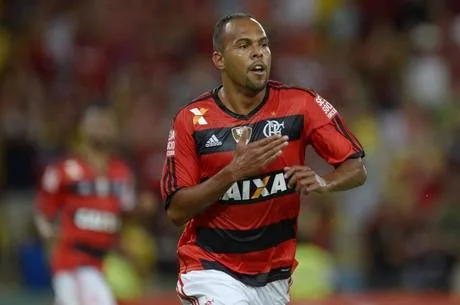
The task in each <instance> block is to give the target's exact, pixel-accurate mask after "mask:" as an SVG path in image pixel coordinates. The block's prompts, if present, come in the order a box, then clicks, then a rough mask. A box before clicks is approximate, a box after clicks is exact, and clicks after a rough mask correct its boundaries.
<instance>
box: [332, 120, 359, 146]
mask: <svg viewBox="0 0 460 305" xmlns="http://www.w3.org/2000/svg"><path fill="white" fill-rule="evenodd" d="M332 122H333V123H334V126H335V128H336V129H337V131H338V132H340V133H341V134H342V135H343V136H345V137H346V138H347V139H348V141H350V143H351V144H352V145H353V148H354V149H355V151H357V152H360V151H363V147H362V145H361V143H359V141H358V139H356V137H355V136H354V135H353V133H351V132H350V130H349V129H348V128H347V127H346V126H345V124H344V123H343V121H342V119H341V118H340V117H339V116H338V115H336V116H335V117H334V118H333V119H332Z"/></svg>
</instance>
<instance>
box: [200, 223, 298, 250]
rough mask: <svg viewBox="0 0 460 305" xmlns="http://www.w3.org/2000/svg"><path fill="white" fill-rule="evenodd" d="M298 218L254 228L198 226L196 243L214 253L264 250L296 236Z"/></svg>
mask: <svg viewBox="0 0 460 305" xmlns="http://www.w3.org/2000/svg"><path fill="white" fill-rule="evenodd" d="M295 226H296V219H295V218H292V219H287V220H283V221H280V222H278V223H274V224H271V225H268V226H265V227H260V228H257V229H252V230H225V229H216V228H208V227H197V228H196V234H197V240H196V243H197V244H198V245H199V246H200V247H202V248H203V249H205V250H207V251H209V252H213V253H249V252H254V251H262V250H266V249H269V248H272V247H275V246H277V245H279V244H280V243H282V242H284V241H287V240H290V239H293V238H296V232H295Z"/></svg>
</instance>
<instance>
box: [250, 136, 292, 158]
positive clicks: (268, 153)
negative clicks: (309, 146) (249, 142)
mask: <svg viewBox="0 0 460 305" xmlns="http://www.w3.org/2000/svg"><path fill="white" fill-rule="evenodd" d="M287 145H288V142H286V141H284V142H280V143H279V144H278V145H276V146H273V147H271V148H270V149H268V150H266V149H264V150H262V148H259V149H260V151H261V153H260V151H259V150H258V152H259V153H260V155H259V156H258V157H257V159H258V160H260V161H262V162H263V161H265V160H266V159H268V158H270V157H271V156H273V155H275V154H278V153H281V152H282V151H283V149H284V148H285V147H286V146H287ZM259 153H257V152H256V153H255V155H256V156H257V155H258V154H259Z"/></svg>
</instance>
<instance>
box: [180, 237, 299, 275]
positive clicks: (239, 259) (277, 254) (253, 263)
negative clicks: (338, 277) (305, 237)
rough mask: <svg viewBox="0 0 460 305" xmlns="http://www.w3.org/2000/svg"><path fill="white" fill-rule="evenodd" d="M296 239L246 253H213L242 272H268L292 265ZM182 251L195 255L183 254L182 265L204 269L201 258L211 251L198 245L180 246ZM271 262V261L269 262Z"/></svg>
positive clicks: (214, 257) (215, 258)
mask: <svg viewBox="0 0 460 305" xmlns="http://www.w3.org/2000/svg"><path fill="white" fill-rule="evenodd" d="M295 249H296V241H295V240H294V239H291V240H288V241H286V242H283V243H281V244H279V245H278V246H276V247H273V248H270V249H268V250H263V251H257V252H250V253H245V254H217V253H213V254H212V256H213V260H216V261H218V262H219V263H221V264H222V265H224V266H226V267H227V268H229V269H232V270H233V271H235V272H238V273H242V274H256V273H267V272H270V271H271V270H273V269H277V268H282V267H285V266H290V265H292V264H293V263H294V262H293V258H294V255H295ZM180 250H181V252H182V253H193V256H192V255H190V256H182V257H181V259H182V263H181V265H182V266H187V267H189V268H191V267H192V266H200V267H198V268H197V269H203V267H202V266H201V262H200V261H201V260H202V259H204V260H209V259H210V258H209V253H208V252H207V251H205V250H203V249H201V248H199V247H198V246H196V245H193V244H190V245H183V246H180ZM267 262H270V263H267Z"/></svg>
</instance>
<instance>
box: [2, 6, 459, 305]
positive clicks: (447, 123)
mask: <svg viewBox="0 0 460 305" xmlns="http://www.w3.org/2000/svg"><path fill="white" fill-rule="evenodd" d="M235 11H246V12H250V13H252V14H253V15H254V16H255V17H257V18H258V19H259V20H260V21H261V22H262V23H263V24H264V25H265V27H266V29H267V31H268V33H269V36H270V40H271V48H272V53H273V68H272V71H273V74H272V79H278V80H281V81H284V82H287V83H292V84H297V85H302V86H305V87H310V88H313V89H315V90H316V91H318V92H320V93H321V94H322V95H323V96H324V97H325V98H327V99H328V100H330V101H331V102H332V103H334V104H335V106H336V107H337V108H338V109H339V110H340V111H341V113H342V114H343V116H344V117H345V118H346V120H347V122H348V123H349V125H350V127H351V128H352V129H353V130H354V132H355V133H356V135H357V136H358V138H359V139H361V141H362V143H363V145H364V147H365V149H366V152H367V158H366V159H367V167H368V171H369V178H368V181H367V184H366V185H365V186H364V187H362V188H360V189H357V190H354V191H350V192H346V193H341V194H336V195H331V196H327V197H314V196H311V197H309V198H308V199H307V198H305V201H306V202H308V203H306V204H305V205H303V212H302V216H301V219H300V242H301V244H300V247H299V253H298V259H299V260H300V262H301V265H300V267H299V269H298V271H297V273H296V275H295V286H294V290H293V297H294V299H295V300H316V301H315V302H314V303H311V304H334V305H336V304H345V305H346V304H369V305H371V304H375V305H379V304H382V305H386V304H396V302H398V303H397V304H403V305H404V304H420V303H423V304H428V305H430V304H443V305H445V304H450V303H449V302H451V303H452V304H454V303H455V304H460V300H459V299H458V298H457V299H455V295H458V294H459V293H460V267H459V264H458V259H459V255H460V243H459V238H460V202H459V197H460V196H459V195H460V100H459V98H460V56H459V54H460V1H458V0H384V1H383V0H233V1H230V0H164V1H162V0H130V1H127V0H79V1H77V0H73V1H72V0H2V1H0V304H5V305H6V304H9V305H25V304H34V305H35V304H37V305H41V304H51V302H52V301H51V300H52V298H51V296H52V294H51V290H50V287H49V271H48V268H47V265H46V257H45V255H44V251H43V248H42V245H41V243H40V241H39V240H38V238H37V235H36V232H35V229H34V227H33V224H32V218H31V216H32V213H33V211H32V203H33V196H34V189H35V186H36V183H37V179H38V177H39V175H40V174H41V171H42V170H43V167H44V166H45V165H46V164H48V163H49V162H51V161H53V160H55V159H56V158H58V157H59V156H61V155H62V154H63V153H64V152H65V151H66V150H68V149H72V148H73V147H75V146H76V145H78V137H77V135H76V130H75V123H76V120H77V118H78V115H79V113H80V112H81V110H82V109H83V108H84V107H85V106H86V105H88V104H89V103H93V102H95V101H105V102H108V103H110V104H112V105H113V106H114V107H115V109H116V110H117V113H118V119H119V122H120V124H121V130H122V132H121V134H120V137H119V140H120V147H121V153H122V154H123V155H124V156H125V157H126V158H127V159H128V160H129V162H130V164H131V165H132V167H133V169H135V171H136V173H137V178H138V182H139V194H140V197H139V198H140V200H144V201H148V202H151V203H154V204H155V206H156V207H157V209H156V211H155V213H154V215H153V216H152V217H151V219H150V221H148V223H143V224H140V223H138V222H137V221H136V220H133V221H132V222H130V223H128V225H127V226H126V228H125V231H124V232H123V240H124V243H125V245H126V247H127V248H128V249H130V251H131V252H130V253H131V260H130V261H129V262H127V261H126V260H125V259H124V258H122V257H118V256H116V255H113V256H111V257H110V258H109V259H108V261H107V268H106V270H107V275H108V278H109V280H110V282H111V284H112V285H113V287H114V289H115V291H116V293H117V295H118V296H119V297H120V299H122V300H124V301H125V302H126V304H163V303H164V304H165V305H166V304H178V303H177V301H176V298H175V296H174V287H175V281H174V279H175V273H176V263H175V246H176V240H177V237H178V234H179V233H180V231H179V230H178V229H176V228H175V227H174V226H172V225H171V224H169V222H168V221H167V220H166V219H165V215H164V213H163V210H162V207H161V202H160V201H159V197H158V179H159V175H160V172H161V166H162V162H163V158H164V155H163V152H164V148H165V144H166V141H165V137H166V135H167V130H168V128H169V124H170V120H171V118H172V116H173V114H174V113H175V111H176V110H177V109H178V108H179V107H180V106H181V105H183V104H185V103H187V102H188V101H189V100H190V99H191V98H193V97H194V96H196V95H198V94H200V93H201V92H202V91H204V90H206V89H209V88H211V87H213V86H215V85H216V84H217V83H218V74H217V73H216V71H215V70H214V69H213V67H212V65H211V61H210V54H211V47H212V44H211V34H212V30H213V25H214V23H215V22H216V20H217V19H218V18H219V17H220V16H221V15H223V14H226V13H230V12H235ZM309 154H310V164H311V165H312V166H313V167H314V168H315V169H317V170H319V171H323V170H327V168H326V167H325V165H324V164H323V163H322V162H321V161H320V160H319V159H318V157H316V156H315V155H314V154H313V153H311V152H310V153H309ZM141 295H145V297H142V298H141V299H142V300H141V301H139V302H138V303H136V302H134V301H133V300H134V299H138V297H140V296H141ZM161 300H163V301H161ZM161 302H163V303H161ZM328 302H330V303H328ZM299 304H310V303H299Z"/></svg>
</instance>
